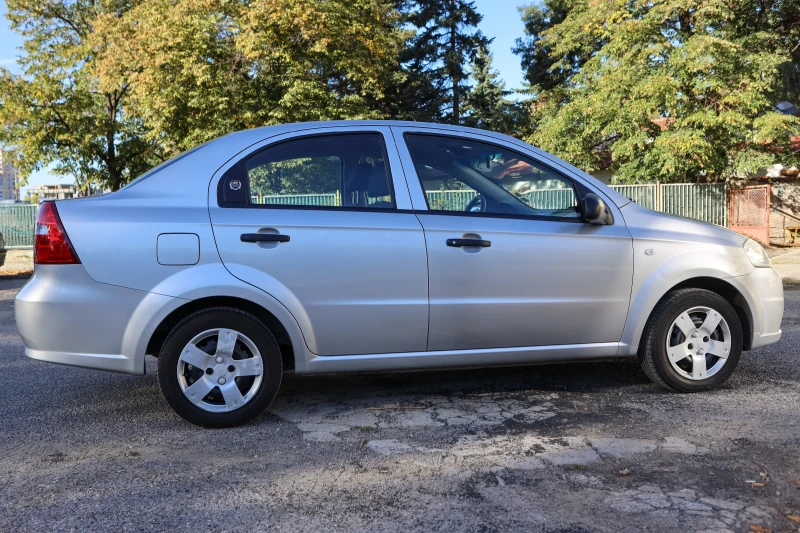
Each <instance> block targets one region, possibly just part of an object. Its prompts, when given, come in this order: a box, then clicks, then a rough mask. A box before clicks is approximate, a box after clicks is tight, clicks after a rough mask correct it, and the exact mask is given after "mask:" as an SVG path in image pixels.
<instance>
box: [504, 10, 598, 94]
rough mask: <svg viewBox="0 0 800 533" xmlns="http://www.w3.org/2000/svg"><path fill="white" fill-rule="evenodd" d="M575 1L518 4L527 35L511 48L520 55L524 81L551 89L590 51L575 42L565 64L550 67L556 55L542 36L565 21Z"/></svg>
mask: <svg viewBox="0 0 800 533" xmlns="http://www.w3.org/2000/svg"><path fill="white" fill-rule="evenodd" d="M573 3H574V0H545V1H544V2H541V3H538V2H537V3H534V4H530V5H527V6H522V7H519V8H518V9H519V12H520V15H521V16H522V22H523V23H524V24H525V37H522V38H518V39H517V40H516V46H515V47H514V48H513V49H512V52H514V53H515V54H518V55H519V56H520V63H521V64H522V70H523V72H524V76H525V81H526V82H527V83H528V84H529V85H530V86H531V87H532V88H536V89H535V90H549V89H553V88H554V87H557V86H559V85H561V84H563V83H564V82H565V81H566V80H567V79H568V78H569V77H570V76H571V75H572V74H574V73H575V72H576V71H578V70H579V69H580V67H581V65H582V64H583V63H584V62H585V59H586V58H587V56H588V55H589V53H587V52H586V51H585V48H584V46H582V45H583V42H576V43H575V45H576V46H575V48H574V49H573V50H572V51H570V52H569V56H570V57H569V58H568V59H567V60H566V61H564V62H563V63H564V67H562V68H559V69H557V70H551V69H552V67H553V64H554V63H555V62H556V60H557V58H555V57H552V56H551V52H552V50H551V46H550V45H549V43H548V42H546V41H544V40H543V34H544V32H545V31H546V30H548V29H550V28H552V27H553V26H556V25H558V24H561V23H562V22H564V19H565V18H567V14H568V13H569V11H570V8H571V7H572V4H573ZM592 48H593V47H592ZM590 52H591V50H590Z"/></svg>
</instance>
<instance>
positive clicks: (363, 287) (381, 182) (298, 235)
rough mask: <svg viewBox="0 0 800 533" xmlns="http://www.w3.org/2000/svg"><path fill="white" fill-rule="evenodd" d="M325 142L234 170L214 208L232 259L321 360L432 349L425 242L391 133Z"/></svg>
mask: <svg viewBox="0 0 800 533" xmlns="http://www.w3.org/2000/svg"><path fill="white" fill-rule="evenodd" d="M317 131H319V130H317ZM322 132H323V133H321V134H320V133H314V132H312V133H308V132H306V133H305V134H297V133H295V134H293V135H289V136H283V137H280V138H276V139H275V140H274V141H272V140H271V142H269V143H268V144H266V146H262V147H259V148H258V149H254V150H253V151H251V153H250V154H248V155H246V156H244V157H243V158H241V160H239V161H237V162H236V163H234V164H233V165H229V168H227V167H223V169H222V170H221V171H220V174H221V177H219V178H216V179H215V180H213V181H212V188H211V191H210V192H211V194H210V202H209V204H210V205H209V206H210V211H211V220H212V224H213V229H214V237H215V239H216V241H217V247H218V249H219V253H220V257H221V259H222V261H223V263H224V264H225V266H226V267H227V269H228V270H229V271H230V272H231V273H232V274H233V275H234V276H236V277H238V278H239V279H241V280H243V281H246V282H248V283H250V284H252V285H255V286H258V287H259V288H261V289H263V290H264V291H266V292H267V293H269V294H271V295H272V296H274V297H275V298H277V299H278V300H279V301H280V302H281V303H283V305H285V306H286V307H287V308H288V309H289V311H290V312H291V313H292V314H293V315H294V316H295V318H296V319H297V320H298V323H299V324H300V327H301V329H302V331H303V335H304V337H305V340H306V343H307V345H308V348H309V350H310V351H311V352H312V353H315V354H317V355H345V354H347V355H360V354H377V353H389V352H413V351H423V350H425V346H426V340H427V331H428V275H427V258H426V254H425V240H424V236H423V232H422V227H421V226H420V223H419V220H418V219H417V218H416V217H415V216H414V214H413V213H412V212H411V210H410V209H409V208H410V200H409V197H408V189H407V187H406V185H405V181H404V178H403V176H402V172H400V171H398V170H397V169H396V168H395V166H399V165H398V164H397V153H396V150H395V148H394V146H393V145H389V146H390V148H391V150H395V151H394V152H393V153H392V152H389V151H388V150H387V146H386V142H385V139H386V135H387V134H388V135H389V139H391V135H390V133H389V129H388V128H363V127H362V128H358V127H354V128H345V129H332V128H326V129H325V130H322ZM390 156H391V157H390ZM392 162H394V164H392ZM393 175H394V176H395V178H394V181H393V179H392V176H393ZM398 185H399V186H398ZM404 208H405V209H404Z"/></svg>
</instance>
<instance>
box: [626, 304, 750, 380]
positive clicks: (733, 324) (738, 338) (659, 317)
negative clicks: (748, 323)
mask: <svg viewBox="0 0 800 533" xmlns="http://www.w3.org/2000/svg"><path fill="white" fill-rule="evenodd" d="M699 306H701V307H709V308H711V309H713V310H715V311H718V312H719V313H720V314H721V315H722V318H724V319H725V321H726V322H727V323H728V328H729V329H730V337H731V349H730V354H729V355H728V357H727V360H726V361H725V363H724V364H723V366H722V367H721V368H720V369H719V370H718V371H717V372H716V373H715V374H714V375H712V376H709V377H707V378H705V379H700V380H693V379H688V378H686V377H684V376H682V375H681V374H679V373H678V372H677V371H676V370H675V369H674V368H673V367H672V365H671V364H670V362H669V358H668V356H667V346H666V342H667V335H668V334H669V333H670V329H671V327H672V324H673V322H674V321H675V320H676V319H677V318H678V317H679V316H680V315H681V313H683V312H684V311H687V310H689V309H691V308H693V307H699ZM673 346H674V344H673ZM741 354H742V325H741V322H740V320H739V317H738V315H737V314H736V311H735V310H734V309H733V307H732V306H731V304H730V303H728V301H727V300H725V299H724V298H723V297H721V296H720V295H718V294H716V293H713V292H711V291H707V290H704V289H679V290H676V291H673V292H671V293H669V294H668V295H667V296H665V297H664V299H663V300H661V302H659V303H658V305H657V306H656V308H655V310H654V311H653V313H652V315H650V319H649V320H648V322H647V325H646V326H645V330H644V333H643V335H642V343H641V345H640V348H639V362H640V364H641V366H642V370H643V371H644V373H645V374H646V375H647V377H648V378H650V380H651V381H652V382H653V383H655V384H657V385H660V386H661V387H664V388H666V389H670V390H674V391H679V392H701V391H707V390H711V389H715V388H717V387H719V386H720V385H722V384H723V383H724V382H725V380H727V379H728V377H730V375H731V374H732V373H733V371H734V370H736V365H737V364H738V363H739V358H740V357H741Z"/></svg>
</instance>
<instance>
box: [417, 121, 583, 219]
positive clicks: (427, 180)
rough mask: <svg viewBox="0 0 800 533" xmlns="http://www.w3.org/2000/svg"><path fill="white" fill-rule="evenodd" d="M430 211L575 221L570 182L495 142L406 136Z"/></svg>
mask: <svg viewBox="0 0 800 533" xmlns="http://www.w3.org/2000/svg"><path fill="white" fill-rule="evenodd" d="M405 141H406V145H407V146H408V151H409V153H410V154H411V159H412V160H413V162H414V168H415V169H416V171H417V176H418V177H419V179H420V182H421V184H422V188H423V190H424V191H425V197H426V199H427V202H428V209H430V210H432V211H453V212H459V213H465V212H466V213H486V214H505V215H531V216H541V217H555V218H565V219H579V218H580V217H581V215H580V211H579V210H578V201H577V196H576V194H575V189H574V187H573V185H572V182H571V181H569V180H568V179H566V178H564V177H562V176H561V175H559V174H557V173H556V172H553V171H552V170H550V169H549V168H547V167H545V166H543V165H539V164H538V163H536V162H535V161H533V160H531V159H529V158H527V157H525V156H522V155H520V154H518V153H517V152H513V151H511V150H508V149H507V148H504V147H502V146H497V145H493V144H488V143H483V142H479V141H473V140H471V139H461V138H455V137H445V136H441V135H424V134H406V135H405Z"/></svg>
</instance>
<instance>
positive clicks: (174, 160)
mask: <svg viewBox="0 0 800 533" xmlns="http://www.w3.org/2000/svg"><path fill="white" fill-rule="evenodd" d="M215 140H216V139H215ZM213 142H214V141H208V142H206V143H203V144H201V145H199V146H195V147H194V148H192V149H191V150H186V151H185V152H183V153H182V154H178V155H176V156H175V157H173V158H172V159H167V160H166V161H164V162H163V163H161V164H160V165H157V166H155V167H153V168H151V169H150V170H148V171H147V172H145V173H144V174H142V175H141V176H139V177H137V178H136V179H135V180H133V181H132V182H130V183H129V184H127V185H126V186H124V187H123V188H122V189H127V188H128V187H130V186H131V185H135V184H137V183H140V182H142V181H144V180H146V179H147V178H149V177H150V176H152V175H153V174H156V173H157V172H161V171H162V170H164V169H165V168H167V167H168V166H170V165H172V164H173V163H177V162H178V161H180V160H181V159H183V158H184V157H186V156H187V155H189V154H192V153H194V152H196V151H198V150H199V149H200V148H203V147H204V146H208V145H209V144H211V143H213Z"/></svg>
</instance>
